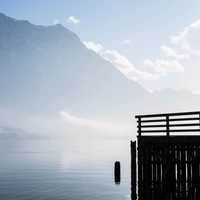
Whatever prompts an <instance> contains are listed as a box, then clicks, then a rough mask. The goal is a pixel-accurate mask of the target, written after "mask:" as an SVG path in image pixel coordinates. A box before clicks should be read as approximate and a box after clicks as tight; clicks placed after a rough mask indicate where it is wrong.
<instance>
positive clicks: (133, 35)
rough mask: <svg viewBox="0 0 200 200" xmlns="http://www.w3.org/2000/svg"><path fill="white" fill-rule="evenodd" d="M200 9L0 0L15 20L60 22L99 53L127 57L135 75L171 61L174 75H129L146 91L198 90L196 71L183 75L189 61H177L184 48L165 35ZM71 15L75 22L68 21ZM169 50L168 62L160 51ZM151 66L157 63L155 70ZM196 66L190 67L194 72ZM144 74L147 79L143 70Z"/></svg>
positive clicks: (159, 3) (172, 4) (114, 1)
mask: <svg viewBox="0 0 200 200" xmlns="http://www.w3.org/2000/svg"><path fill="white" fill-rule="evenodd" d="M199 8H200V1H198V0H190V1H188V0H168V1H167V0H165V1H164V0H151V1H147V0H146V1H144V0H56V1H54V0H0V12H3V13H5V14H7V15H9V16H12V17H15V18H18V19H27V20H29V21H31V22H32V23H34V24H44V25H50V24H53V23H54V22H55V21H56V22H59V23H62V24H63V25H65V26H66V27H68V28H69V29H71V30H72V31H74V32H75V33H77V35H78V36H79V37H80V39H81V40H82V41H85V42H86V44H87V42H93V43H94V44H95V45H97V44H98V45H101V46H102V47H103V48H104V50H103V51H104V52H101V53H100V55H101V56H102V57H103V56H104V55H105V51H110V52H109V53H110V54H111V53H112V56H113V52H115V55H114V56H115V57H116V56H120V55H121V56H123V58H126V59H127V60H128V61H129V63H131V65H133V66H134V67H135V68H136V69H137V70H139V72H136V73H139V74H140V73H141V72H144V71H145V73H146V72H148V73H149V72H151V73H152V70H154V71H156V72H155V73H157V74H158V73H162V72H159V71H162V70H160V69H159V68H161V67H162V68H163V66H164V68H165V67H166V66H167V67H168V65H170V66H171V65H172V68H173V65H175V67H174V69H175V68H176V69H177V70H179V72H180V73H179V74H178V73H177V71H176V69H175V70H174V71H175V72H176V73H173V72H172V73H171V71H173V70H171V71H170V73H165V75H164V76H160V74H159V77H157V76H154V77H157V78H155V80H150V79H152V78H144V77H143V78H141V77H139V78H137V77H136V78H135V77H134V78H133V79H134V80H135V79H137V80H138V81H139V82H140V83H141V84H143V85H144V86H145V87H146V88H147V89H150V90H155V89H162V88H168V87H169V88H171V87H174V85H175V86H176V87H175V88H176V89H189V90H192V91H194V92H198V91H200V89H198V88H197V87H196V86H195V84H194V83H193V81H191V79H194V80H195V74H192V75H191V76H190V77H188V73H186V72H187V69H185V65H191V62H192V60H190V61H188V60H187V61H183V59H182V60H181V59H180V60H181V61H180V60H179V59H178V58H181V56H179V54H180V55H182V54H184V55H185V52H183V51H182V50H180V44H179V47H178V48H177V47H176V48H175V47H172V46H173V45H174V44H171V41H170V40H171V39H170V38H172V37H174V36H176V35H177V34H178V33H180V32H184V30H185V29H187V27H189V26H190V25H191V24H192V23H194V22H196V21H198V20H199V19H200V12H199ZM70 16H73V17H74V18H75V19H76V20H78V22H80V23H78V22H77V23H70V21H69V17H70ZM189 32H191V31H189ZM197 42H198V41H197ZM163 46H164V48H162V47H163ZM165 47H167V48H168V49H167V48H165ZM199 47H200V46H199ZM171 50H172V51H173V52H171V53H175V54H176V55H178V57H176V56H174V58H173V60H172V59H171V58H170V61H169V58H168V60H167V59H166V58H165V60H164V59H163V58H161V57H163V56H162V55H161V54H162V51H165V53H167V52H168V53H169V51H171ZM116 52H117V53H118V54H116ZM97 53H99V52H97ZM109 56H110V55H109ZM187 56H188V55H187ZM104 57H105V56H104ZM169 57H170V56H169ZM175 57H176V58H175ZM121 58H122V57H121ZM107 59H109V58H107ZM177 59H178V60H177ZM195 60H196V59H195ZM149 61H151V62H149ZM172 61H173V62H172ZM183 62H184V63H183ZM196 62H197V61H196ZM126 63H127V62H126ZM144 63H145V64H144ZM146 63H147V64H146ZM179 64H180V65H179ZM197 64H200V61H198V62H197V63H195V64H194V65H195V66H197ZM152 65H154V66H158V67H157V68H156V69H154V67H152ZM160 65H162V66H160ZM192 65H193V63H192ZM147 66H148V67H147ZM149 66H150V67H149ZM182 66H183V67H182ZM195 66H194V69H191V70H193V71H195V69H196V68H195ZM181 67H182V68H184V70H182V69H181ZM191 70H190V72H191ZM168 71H169V70H168ZM181 71H184V73H181ZM131 73H132V72H131ZM131 73H129V76H130V74H131ZM133 73H134V72H133ZM195 73H197V71H195ZM157 74H156V75H157ZM139 76H140V75H139ZM141 76H143V74H141ZM144 76H145V77H149V76H148V74H146V75H144ZM191 77H192V78H191ZM153 79H154V78H153ZM185 82H186V83H185ZM158 83H159V84H158Z"/></svg>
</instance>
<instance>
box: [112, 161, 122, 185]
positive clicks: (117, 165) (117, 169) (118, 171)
mask: <svg viewBox="0 0 200 200" xmlns="http://www.w3.org/2000/svg"><path fill="white" fill-rule="evenodd" d="M114 175H115V184H120V181H121V169H120V162H119V161H116V162H115V167H114Z"/></svg>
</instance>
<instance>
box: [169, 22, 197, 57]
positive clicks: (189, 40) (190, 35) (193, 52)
mask: <svg viewBox="0 0 200 200" xmlns="http://www.w3.org/2000/svg"><path fill="white" fill-rule="evenodd" d="M199 34H200V20H196V21H194V22H193V23H191V24H190V25H189V26H186V27H185V28H184V29H183V31H181V32H179V33H177V34H175V35H173V36H171V37H170V41H171V43H172V44H173V45H175V48H177V49H179V50H181V51H184V52H185V53H187V54H189V55H190V56H200V43H199Z"/></svg>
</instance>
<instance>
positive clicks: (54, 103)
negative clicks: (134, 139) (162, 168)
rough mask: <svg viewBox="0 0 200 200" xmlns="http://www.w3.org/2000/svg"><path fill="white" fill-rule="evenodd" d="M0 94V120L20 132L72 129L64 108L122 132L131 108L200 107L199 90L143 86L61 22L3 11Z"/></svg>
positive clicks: (0, 20)
mask: <svg viewBox="0 0 200 200" xmlns="http://www.w3.org/2000/svg"><path fill="white" fill-rule="evenodd" d="M0 95H1V98H0V112H1V115H0V126H2V127H10V128H11V129H9V130H19V129H20V130H23V131H22V132H23V133H24V132H25V131H26V130H28V131H29V132H39V131H41V132H46V133H49V132H50V131H52V132H59V131H60V127H64V128H63V130H66V127H67V130H68V132H72V129H73V128H74V127H75V125H76V124H75V125H73V127H71V126H70V125H69V123H68V124H67V126H65V124H63V122H60V120H61V119H60V115H59V113H60V112H61V111H66V112H67V115H66V116H67V118H68V120H70V121H71V122H73V123H74V122H75V123H78V125H81V126H83V125H84V126H88V125H89V124H90V125H91V126H92V127H93V128H94V127H99V126H100V125H101V126H103V127H104V126H106V127H107V128H108V127H109V128H108V129H110V127H111V126H114V127H118V125H119V129H121V132H123V133H122V135H123V134H124V132H125V131H126V130H125V129H126V127H125V129H123V128H120V123H121V122H128V123H132V122H133V121H134V116H133V114H135V113H155V112H168V111H170V112H173V111H189V110H198V109H199V107H200V96H199V95H193V94H192V93H191V92H185V91H174V90H172V89H169V90H162V91H158V92H155V93H149V92H147V91H146V90H145V89H144V88H143V87H142V86H141V85H140V84H138V83H137V82H134V81H131V80H128V79H127V78H126V77H125V76H124V75H123V74H122V73H121V72H119V71H118V70H117V69H116V68H115V67H114V66H113V65H112V64H111V63H109V62H108V61H106V60H104V59H102V58H101V57H100V56H99V55H97V54H96V53H94V52H93V51H91V50H88V49H87V48H86V47H85V46H84V45H83V43H82V42H81V41H80V39H79V38H78V36H77V35H76V34H74V33H73V32H72V31H70V30H68V29H67V28H65V27H63V26H62V25H53V26H39V25H34V24H31V23H30V22H28V21H26V20H16V19H13V18H11V17H8V16H6V15H4V14H0ZM68 113H72V116H70V115H68ZM66 116H65V117H66ZM77 116H78V117H77ZM88 119H89V120H88ZM99 119H100V120H102V119H103V120H104V121H103V123H102V122H101V121H100V123H99V121H98V120H99ZM107 120H108V121H109V122H110V124H109V125H108V124H106V123H104V122H105V121H106V122H107ZM131 120H132V121H131ZM118 122H119V124H118ZM16 128H17V129H16ZM18 128H19V129H18ZM116 129H117V128H115V129H114V130H116ZM46 130H47V131H46ZM130 130H131V131H132V129H130ZM7 132H8V131H7ZM13 132H14V131H11V132H9V134H10V133H13ZM76 132H77V131H76ZM79 132H83V129H81V128H80V129H79ZM100 132H103V131H102V130H101V131H100ZM114 132H115V131H114ZM131 134H132V133H131ZM90 136H91V135H90ZM114 136H115V135H114ZM14 137H16V136H14Z"/></svg>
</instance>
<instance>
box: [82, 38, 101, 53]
mask: <svg viewBox="0 0 200 200" xmlns="http://www.w3.org/2000/svg"><path fill="white" fill-rule="evenodd" d="M83 44H84V45H85V46H86V47H87V48H88V49H90V50H92V51H94V52H96V53H100V52H101V51H103V50H104V48H103V46H102V45H101V44H99V43H94V42H92V41H88V42H86V41H84V42H83Z"/></svg>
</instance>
